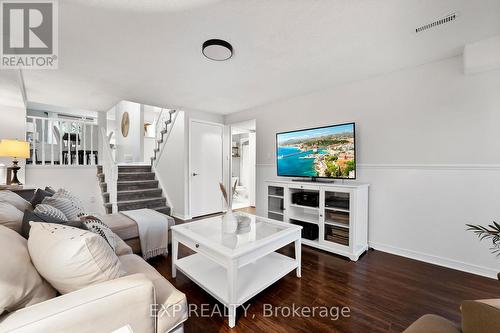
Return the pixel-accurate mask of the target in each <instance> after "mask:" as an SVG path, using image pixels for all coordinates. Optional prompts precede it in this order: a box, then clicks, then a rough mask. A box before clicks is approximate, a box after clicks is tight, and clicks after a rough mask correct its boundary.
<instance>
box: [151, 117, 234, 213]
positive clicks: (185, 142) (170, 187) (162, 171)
mask: <svg viewBox="0 0 500 333" xmlns="http://www.w3.org/2000/svg"><path fill="white" fill-rule="evenodd" d="M190 119H198V120H204V121H211V122H215V123H220V124H222V123H224V117H223V116H222V115H217V114H212V113H208V112H202V111H178V115H177V119H176V121H175V124H174V126H173V127H172V129H171V133H170V136H169V137H168V140H167V141H166V143H165V148H164V151H163V153H162V155H160V158H159V160H158V165H157V167H156V176H157V178H158V180H159V181H160V184H161V185H162V187H163V189H164V191H165V195H166V197H167V199H168V200H169V202H170V203H171V205H172V208H173V210H172V214H173V215H174V216H175V217H178V218H181V219H189V218H190V207H189V195H190V193H189V177H191V176H190V174H189V139H190V133H189V122H190Z"/></svg>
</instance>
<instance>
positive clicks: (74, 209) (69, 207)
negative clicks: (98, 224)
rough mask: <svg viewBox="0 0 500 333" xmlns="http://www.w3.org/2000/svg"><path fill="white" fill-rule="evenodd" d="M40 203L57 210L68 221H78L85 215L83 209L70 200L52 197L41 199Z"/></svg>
mask: <svg viewBox="0 0 500 333" xmlns="http://www.w3.org/2000/svg"><path fill="white" fill-rule="evenodd" d="M42 203H43V204H47V205H50V206H52V207H55V208H57V209H59V210H60V211H61V212H63V213H64V215H66V218H67V219H68V220H70V221H74V220H78V219H79V218H80V217H81V216H84V215H85V211H84V209H83V207H82V206H81V205H80V204H79V203H77V202H75V201H73V200H71V199H67V198H61V197H56V198H54V196H52V197H47V198H45V199H43V201H42Z"/></svg>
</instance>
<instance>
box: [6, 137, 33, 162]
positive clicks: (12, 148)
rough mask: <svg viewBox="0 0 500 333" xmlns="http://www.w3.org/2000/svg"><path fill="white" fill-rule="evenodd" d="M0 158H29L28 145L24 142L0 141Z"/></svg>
mask: <svg viewBox="0 0 500 333" xmlns="http://www.w3.org/2000/svg"><path fill="white" fill-rule="evenodd" d="M0 156H2V157H19V158H28V157H30V144H29V142H26V141H19V140H7V139H4V140H2V141H0Z"/></svg>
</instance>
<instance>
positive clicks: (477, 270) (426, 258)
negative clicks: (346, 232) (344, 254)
mask: <svg viewBox="0 0 500 333" xmlns="http://www.w3.org/2000/svg"><path fill="white" fill-rule="evenodd" d="M369 246H370V247H371V248H374V249H375V250H379V251H382V252H387V253H391V254H395V255H398V256H402V257H407V258H410V259H415V260H418V261H423V262H427V263H430V264H434V265H438V266H443V267H447V268H451V269H456V270H458V271H462V272H467V273H472V274H476V275H481V276H485V277H488V278H492V279H497V273H498V272H497V271H495V270H493V269H491V268H488V267H482V266H476V265H471V264H465V263H463V262H460V261H456V260H452V259H447V258H442V257H438V256H434V255H430V254H426V253H422V252H417V251H411V250H406V249H402V248H399V247H395V246H391V245H385V244H380V243H375V242H369Z"/></svg>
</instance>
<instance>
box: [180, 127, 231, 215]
mask: <svg viewBox="0 0 500 333" xmlns="http://www.w3.org/2000/svg"><path fill="white" fill-rule="evenodd" d="M189 133H190V140H189V193H190V195H189V197H190V203H189V207H190V211H191V214H190V215H191V217H197V216H203V215H208V214H214V213H218V212H221V211H222V208H223V206H222V195H221V192H220V187H219V183H222V178H223V153H222V148H223V133H224V126H223V125H222V124H216V123H211V122H205V121H200V120H194V119H192V120H191V121H190V126H189Z"/></svg>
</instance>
